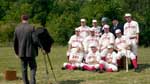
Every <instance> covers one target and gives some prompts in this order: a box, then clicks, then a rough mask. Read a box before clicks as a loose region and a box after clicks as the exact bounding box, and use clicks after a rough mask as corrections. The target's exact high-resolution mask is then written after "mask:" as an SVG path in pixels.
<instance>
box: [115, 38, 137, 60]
mask: <svg viewBox="0 0 150 84" xmlns="http://www.w3.org/2000/svg"><path fill="white" fill-rule="evenodd" d="M129 45H131V41H130V39H129V38H128V37H126V36H124V35H122V36H121V37H120V38H118V37H117V38H116V40H115V46H116V48H117V49H119V50H120V51H118V57H117V59H120V58H121V57H122V56H126V57H128V58H130V59H135V58H136V57H135V55H134V54H133V52H131V51H130V50H127V49H126V48H127V47H128V46H129Z"/></svg>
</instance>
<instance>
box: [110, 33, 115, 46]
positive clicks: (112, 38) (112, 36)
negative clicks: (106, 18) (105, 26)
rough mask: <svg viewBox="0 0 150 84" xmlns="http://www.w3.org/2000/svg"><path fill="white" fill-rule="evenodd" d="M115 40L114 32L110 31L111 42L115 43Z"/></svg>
mask: <svg viewBox="0 0 150 84" xmlns="http://www.w3.org/2000/svg"><path fill="white" fill-rule="evenodd" d="M114 41H115V37H114V35H113V34H112V33H110V44H111V43H114Z"/></svg>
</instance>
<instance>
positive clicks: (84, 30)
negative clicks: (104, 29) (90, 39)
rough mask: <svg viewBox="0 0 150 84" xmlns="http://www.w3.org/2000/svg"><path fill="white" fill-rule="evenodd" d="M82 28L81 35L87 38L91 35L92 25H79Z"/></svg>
mask: <svg viewBox="0 0 150 84" xmlns="http://www.w3.org/2000/svg"><path fill="white" fill-rule="evenodd" d="M78 28H79V29H80V36H81V37H83V39H85V38H86V37H87V36H88V35H89V29H90V27H88V26H80V27H78Z"/></svg>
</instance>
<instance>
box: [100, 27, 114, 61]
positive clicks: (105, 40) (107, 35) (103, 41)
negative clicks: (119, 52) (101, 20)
mask: <svg viewBox="0 0 150 84" xmlns="http://www.w3.org/2000/svg"><path fill="white" fill-rule="evenodd" d="M103 29H104V34H103V35H102V36H101V38H100V39H99V49H100V50H99V51H100V52H101V53H102V54H105V53H106V52H107V50H108V49H107V46H108V45H113V44H114V40H115V37H114V35H113V34H112V33H111V32H110V31H109V25H104V26H103ZM102 60H104V61H105V55H102Z"/></svg>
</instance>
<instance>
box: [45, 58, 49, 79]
mask: <svg viewBox="0 0 150 84" xmlns="http://www.w3.org/2000/svg"><path fill="white" fill-rule="evenodd" d="M44 63H45V69H46V70H45V71H46V81H48V80H49V72H48V66H47V61H46V56H45V55H44Z"/></svg>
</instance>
